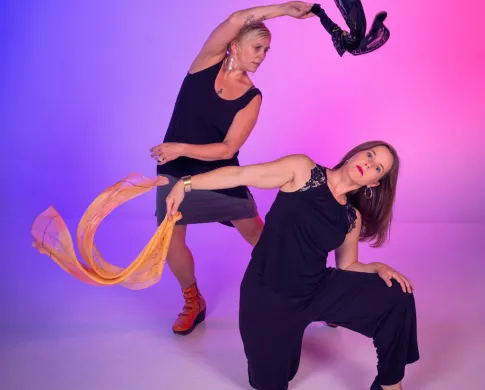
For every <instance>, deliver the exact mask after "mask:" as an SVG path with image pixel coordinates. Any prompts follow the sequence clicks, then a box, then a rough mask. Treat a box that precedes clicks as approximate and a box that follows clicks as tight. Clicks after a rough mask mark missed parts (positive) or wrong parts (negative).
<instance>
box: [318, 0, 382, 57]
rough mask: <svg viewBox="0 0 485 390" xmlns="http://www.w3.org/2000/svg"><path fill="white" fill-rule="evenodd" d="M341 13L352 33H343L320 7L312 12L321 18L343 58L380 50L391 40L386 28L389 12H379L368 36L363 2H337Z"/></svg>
mask: <svg viewBox="0 0 485 390" xmlns="http://www.w3.org/2000/svg"><path fill="white" fill-rule="evenodd" d="M335 4H336V5H337V7H338V9H339V11H340V13H341V14H342V16H343V17H344V19H345V22H346V23H347V26H348V27H349V29H350V32H347V31H343V30H342V29H341V28H340V27H339V26H338V25H336V24H335V23H334V22H333V21H332V20H331V19H330V18H329V17H328V16H327V14H326V13H325V11H324V10H323V9H322V8H321V7H320V4H314V5H313V7H312V9H311V11H310V12H312V13H314V14H315V15H316V16H318V17H319V18H320V22H321V23H322V26H323V27H324V28H325V30H327V32H328V33H329V34H330V35H331V37H332V42H333V45H334V46H335V49H337V53H338V54H339V55H340V56H343V55H344V53H345V52H346V51H347V52H349V53H350V54H353V55H354V56H356V55H361V54H367V53H370V52H372V51H374V50H377V49H378V48H380V47H381V46H382V45H384V43H386V42H387V40H388V39H389V35H390V32H389V30H388V29H387V27H386V26H384V23H383V22H384V20H385V19H386V17H387V12H379V13H378V14H377V15H376V17H375V18H374V22H373V23H372V27H371V29H370V31H369V33H368V34H367V35H365V32H366V29H367V22H366V19H365V13H364V9H363V7H362V2H361V0H335Z"/></svg>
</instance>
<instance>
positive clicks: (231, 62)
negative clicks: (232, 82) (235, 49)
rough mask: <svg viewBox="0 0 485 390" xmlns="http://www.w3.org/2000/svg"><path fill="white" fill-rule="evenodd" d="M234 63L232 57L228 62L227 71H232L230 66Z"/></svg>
mask: <svg viewBox="0 0 485 390" xmlns="http://www.w3.org/2000/svg"><path fill="white" fill-rule="evenodd" d="M233 63H234V57H233V56H231V59H230V60H229V66H228V68H227V69H229V70H230V71H231V70H232V64H233Z"/></svg>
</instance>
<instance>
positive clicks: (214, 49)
mask: <svg viewBox="0 0 485 390" xmlns="http://www.w3.org/2000/svg"><path fill="white" fill-rule="evenodd" d="M311 7H312V4H309V3H304V2H300V1H293V2H289V3H283V4H278V5H268V6H262V7H254V8H248V9H244V10H241V11H237V12H234V13H233V14H231V15H230V16H229V17H228V18H227V19H226V20H224V21H223V22H222V23H221V24H219V25H218V26H217V27H216V28H215V29H214V31H212V33H211V34H210V36H209V38H207V40H206V41H205V43H204V45H203V46H202V49H201V50H200V52H199V54H198V56H197V58H196V59H195V61H194V62H193V63H192V65H191V67H190V70H189V72H190V73H195V72H197V71H199V70H202V69H204V68H206V67H207V66H208V65H209V64H211V63H215V62H218V61H220V60H221V59H222V58H223V57H224V55H225V54H226V50H227V46H228V45H229V43H231V41H232V40H233V39H234V38H236V36H237V34H238V33H239V30H241V28H243V27H244V26H245V25H246V24H251V23H255V22H258V21H263V20H267V19H272V18H277V17H279V16H284V15H289V16H293V17H296V18H303V17H305V15H306V14H307V12H309V11H310V10H311ZM312 15H313V14H312ZM308 16H311V15H308Z"/></svg>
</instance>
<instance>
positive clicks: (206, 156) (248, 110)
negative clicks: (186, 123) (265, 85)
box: [181, 95, 261, 161]
mask: <svg viewBox="0 0 485 390" xmlns="http://www.w3.org/2000/svg"><path fill="white" fill-rule="evenodd" d="M260 108H261V96H260V95H257V96H256V97H255V98H254V99H253V100H251V102H250V103H249V104H248V105H247V106H246V107H245V108H243V109H242V110H241V111H239V112H238V113H237V114H236V116H235V118H234V120H233V122H232V124H231V127H230V128H229V131H228V132H227V135H226V138H225V139H224V141H223V142H220V143H214V144H207V145H193V144H182V145H181V148H182V152H181V155H182V156H186V157H190V158H195V159H197V160H203V161H216V160H226V159H231V158H232V156H234V154H235V153H236V152H237V151H238V150H239V149H240V148H241V147H242V146H243V145H244V143H245V142H246V140H247V139H248V137H249V135H250V134H251V132H252V130H253V129H254V126H255V125H256V121H257V120H258V115H259V110H260Z"/></svg>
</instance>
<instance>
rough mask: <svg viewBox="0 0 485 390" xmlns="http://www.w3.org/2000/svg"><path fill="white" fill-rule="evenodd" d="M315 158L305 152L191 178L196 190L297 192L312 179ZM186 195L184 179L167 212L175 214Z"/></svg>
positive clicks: (174, 188)
mask: <svg viewBox="0 0 485 390" xmlns="http://www.w3.org/2000/svg"><path fill="white" fill-rule="evenodd" d="M313 166H315V163H314V162H313V160H312V159H310V158H309V157H307V156H304V155H290V156H286V157H283V158H280V159H278V160H275V161H271V162H268V163H262V164H254V165H247V166H244V167H239V166H235V167H223V168H219V169H215V170H213V171H211V172H207V173H202V174H199V175H195V176H192V177H191V178H190V187H191V189H192V190H220V189H225V188H234V187H238V186H251V187H256V188H264V189H270V188H281V190H283V191H288V192H291V191H294V190H297V189H298V188H300V187H302V186H303V185H304V184H305V182H306V181H307V180H308V179H309V177H310V174H311V168H312V167H313ZM184 196H185V191H184V182H183V181H182V180H181V181H179V182H178V183H177V184H175V186H174V187H173V188H172V191H170V194H169V195H168V196H167V215H168V217H169V219H170V218H171V216H173V215H175V213H176V212H177V210H178V208H179V206H180V203H182V201H183V199H184Z"/></svg>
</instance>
